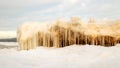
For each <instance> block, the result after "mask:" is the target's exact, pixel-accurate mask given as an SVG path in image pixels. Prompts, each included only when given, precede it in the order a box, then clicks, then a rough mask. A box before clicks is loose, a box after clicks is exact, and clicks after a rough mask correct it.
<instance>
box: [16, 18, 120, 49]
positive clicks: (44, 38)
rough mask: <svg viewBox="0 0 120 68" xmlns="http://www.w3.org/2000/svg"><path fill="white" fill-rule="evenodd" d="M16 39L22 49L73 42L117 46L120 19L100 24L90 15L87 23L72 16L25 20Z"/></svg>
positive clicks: (65, 44)
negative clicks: (52, 21) (46, 19)
mask: <svg viewBox="0 0 120 68" xmlns="http://www.w3.org/2000/svg"><path fill="white" fill-rule="evenodd" d="M101 22H103V21H101ZM17 40H18V43H19V48H20V49H22V50H29V49H34V48H36V47H39V46H46V47H64V46H69V45H72V44H89V45H102V46H114V45H115V44H117V43H120V20H115V21H109V22H106V23H97V22H96V21H95V20H94V19H93V18H90V21H89V22H88V23H85V22H83V21H82V20H80V19H79V18H77V17H72V18H71V20H70V21H62V20H59V21H56V22H54V23H25V24H23V25H21V26H20V27H19V28H18V31H17Z"/></svg>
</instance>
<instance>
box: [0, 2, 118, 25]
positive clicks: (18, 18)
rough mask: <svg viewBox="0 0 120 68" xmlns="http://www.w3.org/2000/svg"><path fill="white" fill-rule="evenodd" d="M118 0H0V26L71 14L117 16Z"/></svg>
mask: <svg viewBox="0 0 120 68" xmlns="http://www.w3.org/2000/svg"><path fill="white" fill-rule="evenodd" d="M119 2H120V1H119V0H114V1H112V0H0V24H1V26H2V25H3V24H4V23H5V24H9V23H14V24H13V27H16V26H17V25H16V23H17V24H20V23H22V22H24V21H46V20H53V19H58V18H61V17H71V16H80V17H86V18H89V17H91V16H93V17H96V18H119V17H120V15H119V14H120V7H119ZM5 24H4V25H5ZM10 26H12V25H10ZM5 27H9V25H7V26H5Z"/></svg>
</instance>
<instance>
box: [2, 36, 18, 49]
mask: <svg viewBox="0 0 120 68" xmlns="http://www.w3.org/2000/svg"><path fill="white" fill-rule="evenodd" d="M17 46H18V43H17V40H16V38H4V39H0V49H4V48H13V47H17Z"/></svg>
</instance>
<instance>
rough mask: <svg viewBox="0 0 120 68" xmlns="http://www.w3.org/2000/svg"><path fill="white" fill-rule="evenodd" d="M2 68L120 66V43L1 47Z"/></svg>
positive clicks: (0, 62) (103, 67)
mask: <svg viewBox="0 0 120 68" xmlns="http://www.w3.org/2000/svg"><path fill="white" fill-rule="evenodd" d="M0 68H120V45H116V46H113V47H102V46H94V45H82V46H81V45H71V46H67V47H63V48H46V47H38V48H36V49H33V50H28V51H25V50H22V51H18V50H17V48H11V49H0Z"/></svg>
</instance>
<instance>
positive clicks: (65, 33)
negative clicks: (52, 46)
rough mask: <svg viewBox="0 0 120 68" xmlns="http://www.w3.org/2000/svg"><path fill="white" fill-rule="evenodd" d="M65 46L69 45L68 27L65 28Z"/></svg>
mask: <svg viewBox="0 0 120 68" xmlns="http://www.w3.org/2000/svg"><path fill="white" fill-rule="evenodd" d="M65 46H67V29H66V30H65Z"/></svg>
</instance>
